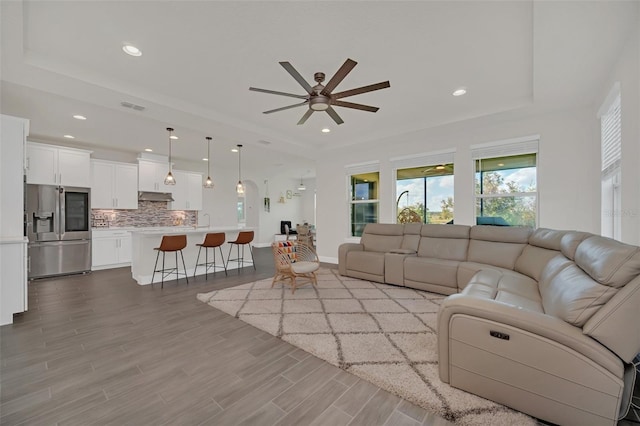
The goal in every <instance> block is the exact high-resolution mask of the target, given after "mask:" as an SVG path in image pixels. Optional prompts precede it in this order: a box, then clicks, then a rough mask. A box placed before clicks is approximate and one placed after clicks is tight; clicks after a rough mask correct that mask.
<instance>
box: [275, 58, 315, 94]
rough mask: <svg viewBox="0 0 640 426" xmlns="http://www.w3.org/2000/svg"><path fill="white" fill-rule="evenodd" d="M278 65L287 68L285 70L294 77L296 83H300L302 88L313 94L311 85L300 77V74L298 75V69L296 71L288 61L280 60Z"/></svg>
mask: <svg viewBox="0 0 640 426" xmlns="http://www.w3.org/2000/svg"><path fill="white" fill-rule="evenodd" d="M280 65H282V67H283V68H284V69H285V70H287V72H288V73H289V74H291V77H293V78H295V80H296V81H297V82H298V84H300V86H302V87H303V88H304V90H306V91H307V93H308V94H310V95H311V94H313V89H312V88H311V86H310V85H309V83H307V81H306V80H305V79H304V78H302V76H301V75H300V73H299V72H298V71H296V69H295V68H294V67H293V65H291V64H290V63H289V62H280Z"/></svg>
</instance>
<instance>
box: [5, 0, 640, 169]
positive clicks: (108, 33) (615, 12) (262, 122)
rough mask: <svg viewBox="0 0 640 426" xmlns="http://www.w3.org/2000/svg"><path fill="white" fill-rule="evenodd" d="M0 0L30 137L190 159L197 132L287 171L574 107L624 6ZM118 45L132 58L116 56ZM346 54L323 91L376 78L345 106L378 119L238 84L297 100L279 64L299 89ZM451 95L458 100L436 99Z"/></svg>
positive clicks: (598, 74) (586, 91) (598, 67)
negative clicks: (70, 138)
mask: <svg viewBox="0 0 640 426" xmlns="http://www.w3.org/2000/svg"><path fill="white" fill-rule="evenodd" d="M1 3H2V6H1V7H2V52H1V53H2V58H1V59H2V69H1V70H2V92H1V94H2V103H1V106H2V112H3V113H5V114H10V115H17V116H23V117H27V118H29V119H30V120H31V135H32V138H34V139H42V140H51V141H57V142H64V141H65V140H64V139H63V138H62V135H64V134H72V135H74V136H75V137H76V139H75V140H74V142H75V143H76V144H80V145H83V146H87V147H90V148H91V147H95V148H100V149H114V150H123V151H129V152H141V151H142V150H143V149H144V148H147V147H150V148H153V149H154V151H155V152H157V153H161V154H165V155H166V154H167V145H168V144H167V132H166V131H165V128H166V127H168V126H171V127H174V128H175V129H176V134H177V135H178V136H179V137H180V140H179V141H178V142H177V143H175V144H174V155H175V156H176V157H178V158H183V159H185V160H193V161H196V160H200V159H201V158H202V157H203V156H205V154H206V144H205V140H204V137H205V136H212V137H213V138H214V145H213V146H214V152H215V153H216V155H214V156H213V157H214V162H215V161H219V162H229V161H233V162H235V161H236V159H235V157H232V155H233V154H231V153H230V152H229V149H230V148H231V147H232V146H234V145H236V144H238V143H242V144H244V145H245V149H244V151H243V162H244V161H245V160H246V161H247V162H248V164H249V165H248V167H252V165H253V166H254V167H258V166H259V165H263V166H264V165H266V166H267V167H268V166H275V165H276V164H279V165H282V164H283V163H287V164H289V165H290V164H295V165H296V167H291V169H292V173H291V174H292V176H295V177H299V176H301V175H309V174H313V172H312V171H311V172H308V170H311V169H313V159H314V157H316V156H317V155H318V154H321V153H327V152H330V151H331V150H337V149H340V148H341V147H344V146H346V145H353V144H366V143H370V142H373V141H376V140H378V139H381V138H384V137H388V136H393V135H396V134H402V133H407V132H412V131H416V130H420V129H424V128H427V127H433V126H437V125H440V124H444V123H451V122H456V121H460V120H464V119H468V118H471V117H479V116H483V115H488V114H494V113H496V112H502V111H509V110H513V109H518V108H523V107H528V106H532V105H535V106H536V107H542V108H564V107H570V106H574V105H588V104H590V103H592V102H593V101H594V97H595V96H597V95H600V93H594V87H598V84H599V83H600V82H601V81H602V79H603V78H604V77H605V76H606V75H607V73H608V72H609V71H610V69H611V67H612V65H613V61H614V60H615V58H616V57H617V55H618V54H619V52H620V50H621V48H622V46H623V44H624V42H625V40H626V39H627V37H628V35H629V31H630V30H631V29H632V25H633V24H634V19H637V18H635V16H637V15H636V14H637V13H638V2H631V1H628V2H613V1H596V2H584V1H570V2H559V1H555V2H552V1H549V2H531V1H512V2H492V1H491V2H490V1H468V2H458V1H455V2H454V1H441V2H439V1H410V2H401V1H387V2H383V1H379V2H364V1H341V2H329V1H296V2H293V1H291V2H287V1H256V2H245V1H139V2H136V1H126V2H125V1H85V2H72V1H2V2H1ZM635 22H637V21H635ZM125 42H129V43H132V44H134V45H136V46H137V47H139V48H140V49H141V50H142V51H143V55H142V56H141V57H137V58H136V57H131V56H128V55H125V54H124V53H123V52H122V50H121V47H122V45H123V43H125ZM347 58H351V59H353V60H355V61H357V62H358V65H357V66H356V67H355V68H354V69H353V71H352V72H351V73H350V74H349V75H348V76H347V77H346V78H345V79H344V80H343V82H342V83H341V84H340V85H339V86H338V88H337V89H336V90H334V92H336V91H342V90H347V89H351V88H355V87H359V86H364V85H368V84H373V83H378V82H380V81H385V80H389V81H390V83H391V87H390V88H389V89H384V90H379V91H376V92H372V93H367V94H363V95H358V96H354V97H351V98H346V99H344V100H348V101H351V102H358V103H363V104H368V105H373V106H378V107H380V110H379V111H378V112H377V113H375V114H374V113H370V112H364V111H356V110H350V109H345V108H339V107H336V111H337V112H338V113H339V114H340V116H341V117H342V118H343V119H344V121H345V123H344V124H342V125H340V126H338V125H336V124H335V123H334V122H333V121H332V120H331V118H330V117H329V116H328V115H327V114H325V113H322V112H316V113H314V114H313V115H312V116H311V118H310V119H309V120H308V121H307V122H306V123H305V124H304V125H301V126H297V125H296V123H297V121H298V120H299V119H300V117H301V116H302V114H303V113H304V112H305V110H306V107H300V108H293V109H290V110H286V111H281V112H277V113H273V114H268V115H265V114H262V111H266V110H270V109H274V108H278V107H282V106H286V105H291V104H294V103H297V102H298V100H296V99H293V98H287V97H282V96H276V95H269V94H263V93H257V92H250V91H249V90H248V88H249V87H250V86H254V87H259V88H264V89H271V90H277V91H283V92H289V93H297V94H304V91H303V89H302V88H301V87H300V86H299V85H298V83H297V82H296V81H295V80H294V79H293V78H292V77H291V76H290V75H289V74H288V73H287V72H286V71H285V70H284V69H283V68H282V67H281V66H280V65H279V64H278V62H280V61H289V62H291V64H292V65H293V66H294V67H295V68H296V69H297V70H298V71H299V72H300V74H302V76H303V77H304V78H305V79H307V81H309V82H310V83H313V73H314V72H317V71H322V72H324V73H325V74H326V75H327V81H328V80H329V79H330V77H331V76H332V75H333V74H334V73H335V71H336V70H337V69H338V68H339V67H340V66H341V65H342V63H343V62H344V61H345V60H346V59H347ZM325 83H326V82H325ZM312 85H313V84H312ZM460 86H465V87H467V88H468V94H467V95H465V96H462V97H453V96H451V93H452V92H453V91H454V90H455V89H457V88H458V87H460ZM122 101H127V102H131V103H134V104H138V105H142V106H145V107H146V109H145V110H144V111H143V112H138V111H133V110H131V109H126V108H123V107H122V106H121V105H120V103H121V102H122ZM73 114H82V115H85V116H87V117H88V120H86V121H78V120H74V119H73V118H72V117H71V116H72V115H73ZM323 127H329V128H330V129H331V133H329V134H324V133H321V132H320V130H321V128H323ZM265 141H266V143H265Z"/></svg>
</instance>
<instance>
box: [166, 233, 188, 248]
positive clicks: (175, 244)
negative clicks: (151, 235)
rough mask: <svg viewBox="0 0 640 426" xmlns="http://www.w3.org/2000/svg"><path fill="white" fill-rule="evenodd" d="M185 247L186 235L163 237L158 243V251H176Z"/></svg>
mask: <svg viewBox="0 0 640 426" xmlns="http://www.w3.org/2000/svg"><path fill="white" fill-rule="evenodd" d="M186 246H187V236H186V235H164V236H163V237H162V241H161V242H160V251H178V250H182V249H183V248H185V247H186Z"/></svg>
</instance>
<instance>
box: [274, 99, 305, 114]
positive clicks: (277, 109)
mask: <svg viewBox="0 0 640 426" xmlns="http://www.w3.org/2000/svg"><path fill="white" fill-rule="evenodd" d="M306 104H307V101H304V102H302V103H299V104H293V105H289V106H286V107H282V108H276V109H270V110H269V111H265V112H263V114H271V113H272V112H278V111H284V110H285V109H290V108H295V107H299V106H302V105H306Z"/></svg>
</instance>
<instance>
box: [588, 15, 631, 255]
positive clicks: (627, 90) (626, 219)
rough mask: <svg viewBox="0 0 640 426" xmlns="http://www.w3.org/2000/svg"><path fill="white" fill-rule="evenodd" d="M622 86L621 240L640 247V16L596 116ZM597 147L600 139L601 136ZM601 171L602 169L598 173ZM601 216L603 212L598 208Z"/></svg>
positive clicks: (613, 70)
mask: <svg viewBox="0 0 640 426" xmlns="http://www.w3.org/2000/svg"><path fill="white" fill-rule="evenodd" d="M616 82H619V83H620V100H621V113H622V166H621V167H622V179H621V185H620V190H621V198H622V207H621V211H620V212H614V214H620V215H621V216H622V217H621V218H620V219H621V220H620V222H621V231H622V232H621V239H622V241H624V242H626V243H629V244H640V185H639V184H638V183H640V167H638V165H640V12H639V13H638V25H637V26H636V28H635V29H634V31H633V33H632V34H631V37H630V38H629V40H628V42H627V44H626V46H625V47H624V49H623V51H622V53H621V55H620V57H619V58H618V61H617V62H616V64H615V65H614V66H613V68H612V70H611V73H610V75H609V76H608V78H607V80H606V81H605V83H604V84H603V86H602V87H601V88H600V92H601V95H600V97H599V98H598V102H596V104H595V105H594V110H593V116H594V120H595V121H596V122H597V131H598V132H599V131H600V123H599V120H598V119H597V118H596V113H597V110H598V109H599V107H600V105H601V104H602V102H604V100H605V98H606V96H607V94H608V93H609V91H610V90H611V88H612V87H613V85H614V83H616ZM597 137H598V143H599V142H600V135H599V133H598V135H597ZM598 170H600V169H598ZM598 212H599V213H600V212H601V209H600V207H599V206H598Z"/></svg>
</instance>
